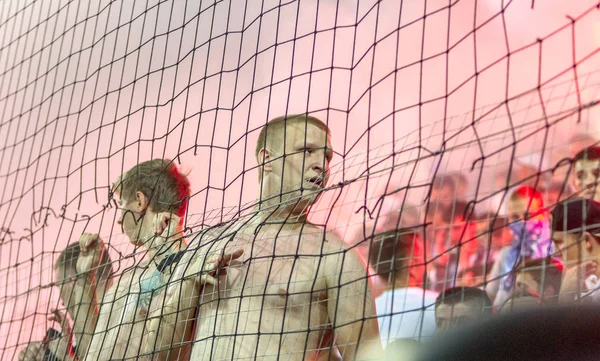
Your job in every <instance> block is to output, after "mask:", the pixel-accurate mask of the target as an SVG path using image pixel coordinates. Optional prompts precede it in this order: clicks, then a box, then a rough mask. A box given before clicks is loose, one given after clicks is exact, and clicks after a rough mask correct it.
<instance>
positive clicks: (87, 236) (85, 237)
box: [79, 233, 100, 255]
mask: <svg viewBox="0 0 600 361" xmlns="http://www.w3.org/2000/svg"><path fill="white" fill-rule="evenodd" d="M99 240H100V237H99V236H98V235H97V234H95V233H83V234H82V235H81V236H80V237H79V248H80V251H81V253H82V254H84V255H87V254H88V253H89V252H90V251H92V250H95V249H96V248H98V246H100V242H99Z"/></svg>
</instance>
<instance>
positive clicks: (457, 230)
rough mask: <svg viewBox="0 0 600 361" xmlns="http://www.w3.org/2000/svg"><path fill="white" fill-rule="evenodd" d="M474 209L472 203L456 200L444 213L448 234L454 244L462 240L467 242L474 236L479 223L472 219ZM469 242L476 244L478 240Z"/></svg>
mask: <svg viewBox="0 0 600 361" xmlns="http://www.w3.org/2000/svg"><path fill="white" fill-rule="evenodd" d="M472 209H473V208H472V206H471V204H469V203H467V202H463V201H456V202H454V203H452V204H451V205H450V207H449V209H448V210H447V211H446V212H445V213H444V215H443V216H444V222H445V223H446V224H448V231H449V233H448V236H449V238H450V241H451V243H452V244H458V243H459V242H460V241H463V242H465V241H469V240H472V239H473V238H474V236H475V230H476V227H477V224H476V222H473V221H471V219H472V214H471V213H472ZM469 243H472V244H474V243H477V242H469Z"/></svg>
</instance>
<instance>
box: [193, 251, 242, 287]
mask: <svg viewBox="0 0 600 361" xmlns="http://www.w3.org/2000/svg"><path fill="white" fill-rule="evenodd" d="M242 254H244V250H243V249H237V250H235V251H233V252H232V253H213V254H207V255H206V257H196V258H195V259H194V260H193V262H192V264H191V265H190V270H193V271H196V274H198V275H199V276H200V283H201V284H207V283H208V284H211V285H216V284H217V278H218V277H219V276H220V275H223V274H225V273H226V272H227V270H226V267H227V266H229V265H230V263H231V262H232V261H233V260H236V259H238V258H240V257H241V256H242Z"/></svg>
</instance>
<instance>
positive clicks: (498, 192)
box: [0, 0, 600, 361]
mask: <svg viewBox="0 0 600 361" xmlns="http://www.w3.org/2000/svg"><path fill="white" fill-rule="evenodd" d="M598 6H599V4H598V3H597V1H595V0H585V1H584V0H581V1H571V2H569V3H565V2H564V1H558V0H556V1H550V2H547V1H544V2H541V1H538V2H534V1H529V0H513V1H500V0H496V1H494V0H489V1H477V0H459V1H450V0H444V1H442V0H439V1H438V0H436V1H432V0H418V1H416V0H415V1H412V0H410V1H387V0H386V1H374V0H373V1H370V0H369V1H360V2H359V1H358V0H354V1H345V0H344V1H329V0H326V1H323V0H320V1H319V0H315V1H313V0H309V1H301V2H300V1H285V2H282V1H266V0H263V1H251V0H247V1H246V2H239V1H238V2H236V1H224V0H222V1H187V2H186V1H176V2H170V1H162V0H161V1H148V2H140V1H137V2H133V1H116V0H110V1H107V0H103V1H95V2H86V1H75V0H61V1H36V0H26V1H5V2H2V4H0V9H1V10H0V37H1V40H0V114H1V115H0V193H1V195H0V222H1V224H0V259H1V263H0V280H1V282H0V314H1V316H0V358H1V359H3V360H5V359H6V360H12V359H15V360H16V359H17V358H18V355H19V353H21V354H22V356H24V355H25V351H24V350H25V349H26V346H27V345H30V349H31V350H33V351H31V354H33V353H34V351H35V352H38V350H39V352H41V353H42V354H45V355H46V357H51V356H52V357H56V358H57V359H61V360H62V359H69V360H71V359H74V358H77V359H79V360H86V361H89V360H96V359H102V360H111V359H138V358H139V359H151V358H152V357H154V358H155V359H171V360H175V359H180V360H184V359H188V358H189V357H190V354H191V355H192V356H191V359H194V360H196V359H198V360H199V359H210V360H225V359H250V358H260V359H280V358H283V359H289V360H296V359H309V358H310V359H317V358H323V359H324V358H333V359H335V358H337V357H339V356H340V355H341V356H342V357H343V358H345V359H346V358H347V359H351V358H358V359H368V358H375V357H377V355H378V347H379V346H378V343H379V341H376V342H372V341H373V340H378V339H379V338H378V337H377V336H378V335H379V334H380V337H381V338H382V341H383V345H384V346H387V344H388V342H389V341H392V340H393V339H395V338H406V339H410V338H414V339H417V340H425V339H429V338H430V337H432V336H433V334H434V332H435V331H434V328H435V322H434V323H431V322H429V321H430V320H433V317H434V316H433V313H434V308H433V303H434V302H435V298H436V297H437V293H439V292H441V291H443V290H444V289H446V288H449V287H454V286H466V287H474V288H479V289H486V291H487V292H488V294H490V297H491V298H492V301H493V303H494V305H495V306H496V307H498V309H499V308H500V306H501V305H502V303H504V301H506V300H508V301H514V300H515V299H517V298H523V297H517V296H515V290H517V289H519V290H521V291H523V290H524V289H523V288H522V287H521V286H522V284H520V283H519V282H517V280H516V279H515V277H514V274H515V269H517V268H518V269H519V270H524V269H526V267H525V266H523V265H525V263H526V261H530V260H534V259H536V258H539V259H543V260H544V262H542V263H535V262H533V263H531V264H529V265H528V266H527V267H529V268H527V269H536V270H540V269H541V270H546V269H547V268H548V265H552V267H551V268H552V269H554V268H555V263H553V262H558V261H559V260H560V258H563V261H565V262H564V265H561V266H560V268H561V269H562V267H563V266H564V268H565V269H566V268H568V266H569V265H571V264H576V263H578V262H579V261H581V260H582V258H581V257H578V258H575V259H570V260H568V261H570V262H572V263H569V264H567V262H566V260H565V259H564V258H565V257H566V256H565V255H566V253H565V252H563V254H562V255H561V254H559V248H558V247H555V246H553V243H552V242H551V241H550V238H549V232H550V228H549V227H550V224H549V220H550V218H549V212H550V210H552V209H553V208H554V206H555V205H556V204H557V203H558V202H560V201H563V200H565V199H568V198H574V197H579V196H584V197H586V198H593V197H594V194H600V191H596V192H597V193H594V190H595V189H596V187H595V186H594V184H597V182H598V176H599V174H598V173H599V172H600V171H599V170H598V169H600V165H594V164H595V163H594V160H593V159H592V157H591V156H590V157H589V159H591V160H588V158H586V160H585V161H586V162H589V164H588V165H589V167H588V168H589V169H588V168H586V169H584V170H580V169H576V168H577V167H575V165H574V164H575V162H573V161H572V159H573V157H574V156H575V155H576V154H577V153H578V152H579V151H580V150H582V149H583V148H585V147H588V146H593V145H600V143H599V139H600V120H599V119H600V111H599V108H598V106H597V104H598V101H600V71H599V70H600V69H599V66H598V64H600V61H599V60H600V55H599V54H598V52H599V50H600V27H599V25H598V24H600V12H599V10H598ZM294 114H310V115H311V116H312V117H315V118H316V119H319V120H320V121H322V124H321V123H317V122H313V121H312V120H309V121H306V119H308V118H306V117H302V116H291V115H294ZM286 115H288V116H289V117H288V118H287V119H286V120H285V121H284V122H283V124H284V126H283V130H279V131H278V130H274V131H273V133H268V132H267V137H266V138H265V139H262V143H263V144H262V146H261V144H260V139H259V134H260V133H261V131H262V130H263V128H264V127H265V125H266V124H267V122H268V121H269V120H271V119H274V118H277V117H282V116H286ZM298 119H300V121H298ZM309 119H313V118H309ZM319 124H321V125H319ZM323 124H324V125H325V126H326V127H327V128H328V129H329V131H328V132H326V131H325V130H324V127H323V126H322V125H323ZM327 134H329V136H326V135H327ZM328 139H329V142H328V141H327V140H328ZM257 142H259V147H257ZM257 149H258V151H257ZM261 149H262V150H261ZM590 154H591V153H590ZM330 158H331V159H330ZM599 158H600V157H599ZM151 159H166V161H165V162H159V163H157V164H158V165H156V164H155V168H154V171H155V172H158V173H157V174H167V175H168V174H170V175H175V180H174V181H173V182H175V183H173V184H171V183H168V182H169V181H164V180H163V179H162V178H160V177H158V178H157V177H156V176H155V174H154V173H152V172H151V171H149V170H144V169H141V168H136V170H135V171H131V172H128V170H130V169H132V168H133V167H135V166H136V165H138V164H143V163H144V162H147V161H149V160H151ZM598 162H600V160H598ZM173 166H176V168H173ZM596 168H597V169H596ZM174 169H175V170H174ZM582 172H583V173H582ZM586 172H587V173H586ZM121 176H122V177H121ZM182 179H189V182H190V184H191V188H190V192H189V194H187V193H185V192H184V191H182V189H183V188H181V187H182V186H181V180H182ZM128 180H130V181H131V180H132V181H131V182H129V183H128ZM177 182H180V183H177ZM130 183H131V184H133V189H131V190H130V191H129V192H128V191H127V189H128V188H127V184H130ZM141 183H144V184H147V189H145V190H143V191H142V192H141V194H142V196H143V197H142V198H143V199H141V201H140V195H139V193H138V192H136V191H140V190H141V188H140V184H141ZM165 184H166V185H165ZM159 185H160V186H159ZM136 187H137V188H136ZM161 187H162V188H161ZM586 187H588V188H589V189H591V190H593V191H590V190H586V189H587V188H586ZM169 192H171V193H173V192H174V193H175V199H176V201H175V202H172V201H169V199H170V198H169V194H170V193H169ZM178 192H179V193H178ZM182 192H183V193H182ZM182 194H183V195H184V196H185V197H183V199H182V197H181V195H182ZM317 195H318V197H317ZM178 197H179V198H178ZM595 197H596V200H599V201H600V195H598V196H595ZM317 198H318V199H317ZM532 200H534V201H532ZM540 201H541V202H543V205H541V204H540V203H539V202H540ZM140 202H141V203H140ZM144 202H145V203H144ZM511 202H512V203H511ZM519 202H520V203H519ZM523 202H524V203H525V206H523V205H522V203H523ZM536 202H537V203H536ZM140 204H141V206H140ZM144 205H146V206H148V207H146V208H144ZM182 205H183V206H182ZM186 205H187V210H186V209H185V208H186V207H185V206H186ZM136 207H141V208H136ZM182 207H183V208H182ZM519 207H520V208H519ZM534 207H537V208H536V209H535V210H534V209H533V208H534ZM522 208H524V209H522ZM544 209H546V210H545V211H544ZM150 210H151V211H152V212H150ZM179 210H182V211H181V212H180V213H178V212H179ZM538 211H539V212H538ZM160 212H162V213H160ZM155 213H156V215H155ZM159 213H160V214H159ZM175 216H178V217H177V218H176V217H175ZM161 217H164V218H161ZM536 217H537V218H536ZM179 219H181V223H180V226H181V227H180V229H178V228H177V227H175V226H176V223H177V222H175V221H174V220H179ZM529 219H537V220H539V222H538V223H535V224H534V225H532V224H533V222H523V221H524V220H529ZM161 220H162V221H164V223H163V226H161ZM132 222H133V223H132ZM518 227H521V228H518ZM527 227H529V228H527ZM536 227H537V228H536ZM156 228H158V230H159V231H158V233H159V236H156V235H154V234H153V233H151V231H152V230H155V229H156ZM534 228H535V229H534ZM136 229H137V230H136ZM148 229H150V231H148ZM163 229H165V230H164V232H167V233H169V232H170V233H169V234H168V236H169V237H167V239H166V240H165V239H164V238H165V237H162V238H161V236H162V235H165V234H166V233H161V232H163ZM532 229H533V231H535V232H538V233H536V234H537V235H536V237H533V241H532V242H534V243H535V247H537V248H535V247H534V248H535V249H534V248H531V247H530V248H529V249H528V250H524V249H525V248H527V247H525V246H524V244H525V243H523V242H526V240H531V239H532V238H531V237H529V236H526V235H528V234H529V233H531V232H533V231H532ZM136 232H137V233H136ZM148 232H150V233H148ZM176 232H180V233H176ZM173 233H175V235H174V236H173ZM82 234H92V235H94V234H95V235H99V239H101V240H102V242H101V243H102V244H103V245H104V248H97V247H96V246H98V245H99V244H100V241H99V240H98V241H94V239H95V238H93V236H89V237H92V238H90V239H92V240H91V241H90V242H91V243H90V245H92V246H90V247H91V248H90V249H91V250H90V251H89V252H84V254H85V257H87V258H86V259H89V260H91V261H94V256H90V255H92V254H93V255H96V256H100V255H101V256H102V257H95V258H96V261H98V259H100V262H101V263H100V266H98V264H97V263H95V265H96V267H92V269H93V272H91V273H84V272H79V271H80V270H81V269H83V268H82V267H85V265H84V264H83V262H80V263H79V264H78V262H77V260H78V258H79V257H81V255H80V251H81V250H80V249H79V247H78V245H77V244H76V243H77V242H78V240H80V236H81V235H82ZM407 237H408V238H407ZM544 237H545V238H544ZM183 238H185V241H184V242H181V240H182V239H183ZM130 239H133V241H134V242H131V241H130ZM161 239H162V240H163V241H164V243H160V242H163V241H160V240H161ZM136 240H137V241H136ZM167 241H168V242H167ZM389 242H391V243H389ZM519 242H521V243H519ZM400 243H405V244H406V243H408V244H409V247H404V248H403V247H399V246H398V245H399V244H400ZM70 244H75V245H74V246H72V247H71V248H68V249H70V251H65V249H66V248H67V246H68V245H70ZM390 244H391V246H390ZM165 245H168V246H165ZM515 245H516V246H515ZM98 247H99V246H98ZM386 247H387V248H386ZM389 247H391V248H389ZM511 247H512V248H511ZM528 247H529V246H528ZM100 249H104V250H105V251H103V252H99V251H98V250H100ZM148 249H149V250H150V251H148ZM390 249H391V251H390ZM238 250H243V254H241V253H236V251H238ZM240 252H241V251H240ZM386 252H387V253H386ZM390 252H391V255H392V256H391V257H388V258H386V254H387V255H388V256H389V255H390ZM232 254H233V256H232ZM240 254H241V255H240ZM552 254H554V256H556V258H557V260H550V259H546V257H547V256H549V255H552ZM219 256H221V258H219ZM580 256H581V255H580ZM90 257H91V258H90ZM82 259H83V258H82ZM499 259H502V260H504V261H502V262H500V261H498V260H499ZM506 259H508V260H509V261H506ZM91 261H90V262H91ZM61 262H62V263H61ZM92 263H93V262H92ZM58 264H60V266H57V265H58ZM102 265H110V266H111V267H112V271H111V270H110V269H109V267H102ZM421 266H426V267H421ZM521 266H523V267H521ZM519 267H520V268H519ZM524 267H525V268H524ZM556 267H558V266H556ZM409 271H410V272H409ZM409 273H410V276H409ZM548 274H549V273H545V272H542V275H541V276H539V277H541V278H540V279H539V280H538V281H539V283H540V284H545V283H547V282H546V281H544V280H545V279H546V277H550V276H547V275H548ZM511 275H513V276H511ZM92 279H93V280H94V281H93V282H92V281H90V280H92ZM86 282H87V283H86ZM90 282H92V283H93V289H90V288H89V287H91V286H90V285H91V284H92V283H90ZM213 283H214V284H213ZM394 285H395V288H397V289H408V288H410V289H412V290H413V291H414V290H420V291H414V294H415V295H414V297H416V298H414V299H411V300H412V301H411V300H409V298H410V297H412V296H411V295H410V294H409V293H406V294H402V295H403V296H398V294H395V293H393V292H392V291H390V290H391V288H394ZM558 288H560V286H558ZM537 291H540V290H537ZM537 291H536V292H537ZM419 292H420V293H419ZM523 292H525V291H523ZM523 292H521V295H522V294H523ZM527 292H528V295H529V296H531V294H532V293H535V292H534V290H528V291H527ZM538 293H539V292H538ZM542 293H543V292H542ZM394 295H396V296H394ZM407 295H408V296H407ZM409 296H410V297H409ZM538 296H539V295H538ZM415 299H418V300H419V301H414V300H415ZM411 302H412V303H411ZM523 302H524V303H527V302H526V301H523ZM533 303H535V302H533ZM538 303H539V302H538ZM396 304H401V306H396ZM409 304H410V305H411V306H410V307H412V308H410V309H411V310H416V311H417V313H414V312H412V313H410V312H408V310H409V306H408V305H409ZM392 305H393V306H392ZM397 307H399V308H397ZM518 307H520V306H518ZM504 309H505V310H506V309H507V308H504ZM55 310H56V311H55ZM421 311H422V312H421ZM507 312H508V311H507ZM412 314H417V315H420V316H418V317H417V321H415V320H413V319H412V318H410V315H412ZM377 315H379V316H380V317H379V318H377ZM382 315H383V316H387V317H382ZM390 316H394V317H390ZM396 316H401V317H396ZM404 316H406V317H404ZM49 318H50V319H49ZM51 329H55V331H51ZM378 330H379V331H380V332H378ZM399 335H400V336H399ZM32 345H33V346H32ZM28 357H29V356H28ZM33 359H34V358H33Z"/></svg>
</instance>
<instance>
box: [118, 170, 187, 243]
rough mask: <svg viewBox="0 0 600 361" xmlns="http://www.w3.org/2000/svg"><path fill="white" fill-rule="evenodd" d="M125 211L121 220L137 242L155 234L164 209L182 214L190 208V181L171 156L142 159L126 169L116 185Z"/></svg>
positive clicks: (127, 232) (131, 238)
mask: <svg viewBox="0 0 600 361" xmlns="http://www.w3.org/2000/svg"><path fill="white" fill-rule="evenodd" d="M113 186H114V189H113V191H114V192H115V195H116V196H117V197H118V203H119V204H118V205H117V207H118V208H119V209H121V215H120V217H119V219H118V220H117V222H118V223H119V224H120V225H121V227H122V228H123V231H124V232H125V233H126V234H127V236H128V237H129V240H130V241H131V242H132V243H134V244H136V245H141V244H143V242H144V240H146V239H148V238H149V237H151V236H153V235H154V217H155V215H156V214H157V213H160V212H169V213H173V214H174V215H176V216H179V217H181V220H180V222H182V221H183V216H184V215H185V211H186V209H187V204H188V199H189V197H190V182H189V180H188V178H187V176H186V175H184V174H182V173H180V172H179V170H178V169H177V167H176V166H175V164H174V163H173V162H172V161H170V160H167V159H153V160H149V161H146V162H142V163H140V164H138V165H136V166H135V167H133V168H131V169H130V170H128V171H127V172H125V173H124V174H123V175H122V176H121V177H119V179H118V180H117V181H116V182H115V184H114V185H113Z"/></svg>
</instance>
